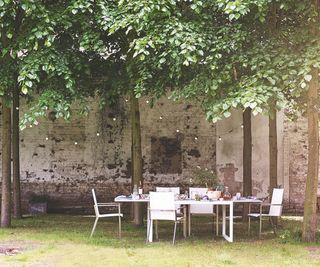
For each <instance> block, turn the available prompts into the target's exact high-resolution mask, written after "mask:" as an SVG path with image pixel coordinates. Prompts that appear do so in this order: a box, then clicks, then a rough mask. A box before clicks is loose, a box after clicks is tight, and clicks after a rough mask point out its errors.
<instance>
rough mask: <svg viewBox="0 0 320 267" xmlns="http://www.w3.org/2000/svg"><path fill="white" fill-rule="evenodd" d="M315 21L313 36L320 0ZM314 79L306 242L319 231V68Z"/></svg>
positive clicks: (310, 101) (310, 98)
mask: <svg viewBox="0 0 320 267" xmlns="http://www.w3.org/2000/svg"><path fill="white" fill-rule="evenodd" d="M311 4H312V8H313V14H315V16H314V17H313V20H312V21H313V22H312V24H311V27H310V34H311V35H312V36H317V35H319V31H318V24H319V14H320V12H319V7H320V5H319V0H311ZM310 74H311V75H312V79H311V81H310V83H309V89H308V93H307V117H308V172H307V180H306V191H305V199H304V214H303V224H302V240H303V241H305V242H314V241H316V232H317V189H318V179H319V177H318V176H319V173H318V172H319V121H318V119H319V118H318V117H319V116H318V112H319V106H318V93H319V92H318V91H319V70H318V69H316V68H313V69H312V70H311V73H310Z"/></svg>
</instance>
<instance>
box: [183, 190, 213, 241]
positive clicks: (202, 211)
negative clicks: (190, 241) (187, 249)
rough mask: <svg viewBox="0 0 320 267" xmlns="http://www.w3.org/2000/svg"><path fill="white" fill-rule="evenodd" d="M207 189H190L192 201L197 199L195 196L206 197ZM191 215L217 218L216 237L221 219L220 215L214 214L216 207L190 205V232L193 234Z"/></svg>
mask: <svg viewBox="0 0 320 267" xmlns="http://www.w3.org/2000/svg"><path fill="white" fill-rule="evenodd" d="M207 190H208V189H207V188H205V187H189V196H190V198H191V199H195V195H196V194H198V195H200V196H204V195H206V194H207ZM191 215H196V216H212V217H214V216H216V235H218V232H219V222H218V220H219V218H218V214H217V213H215V212H214V205H212V206H211V205H190V209H189V219H188V226H189V227H188V232H189V235H190V234H191Z"/></svg>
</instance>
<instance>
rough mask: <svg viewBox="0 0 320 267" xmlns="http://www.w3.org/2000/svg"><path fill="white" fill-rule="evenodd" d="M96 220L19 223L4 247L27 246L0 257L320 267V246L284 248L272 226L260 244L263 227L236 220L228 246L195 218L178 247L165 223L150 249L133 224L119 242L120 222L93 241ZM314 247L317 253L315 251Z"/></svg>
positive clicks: (26, 262)
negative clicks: (172, 240) (250, 228)
mask: <svg viewBox="0 0 320 267" xmlns="http://www.w3.org/2000/svg"><path fill="white" fill-rule="evenodd" d="M93 221H94V218H88V217H83V216H70V215H69V216H68V215H47V216H39V217H29V218H24V219H22V220H14V221H13V227H12V228H11V229H1V230H0V243H2V244H1V246H4V244H5V245H6V246H8V244H11V243H12V246H15V245H17V244H20V243H19V242H21V247H23V251H22V252H21V253H19V254H17V255H14V256H4V255H3V256H0V266H6V265H8V264H12V266H32V265H35V266H290V267H291V266H320V246H319V244H311V245H310V244H303V243H299V242H291V241H290V240H289V241H290V242H287V243H283V241H282V240H281V239H279V237H275V236H274V235H273V232H272V229H271V228H270V226H269V225H268V222H265V223H264V233H263V235H262V237H261V239H259V238H258V234H257V227H258V224H257V223H255V224H254V225H253V226H254V227H253V230H252V234H251V235H250V236H248V235H247V225H246V224H243V223H242V222H240V221H236V223H235V242H234V243H228V242H226V241H225V240H224V239H223V238H221V237H214V236H213V235H212V224H211V222H210V219H209V218H195V219H193V226H192V233H193V234H192V236H191V237H190V238H188V239H183V238H182V230H181V231H180V232H178V233H177V237H178V238H177V242H176V245H175V246H172V244H171V238H172V232H173V225H172V223H167V222H165V223H161V224H160V225H159V238H160V241H158V242H154V243H152V244H146V243H145V237H146V230H145V228H135V227H134V226H132V225H131V223H130V222H129V221H124V223H123V227H122V239H121V240H119V239H118V238H117V234H118V233H117V229H118V228H117V221H116V219H115V220H113V219H105V220H101V221H99V223H98V227H97V230H96V232H95V235H94V237H93V238H91V239H90V238H89V235H90V231H91V227H92V225H93ZM280 224H281V226H282V227H281V229H282V230H280V232H279V233H280V234H281V232H282V231H285V230H287V231H288V229H289V230H294V229H299V228H300V225H301V222H300V221H299V220H296V218H289V217H288V218H284V219H283V220H282V221H281V223H280ZM10 242H11V243H10ZM308 247H316V249H313V251H311V252H310V251H309V250H308ZM8 266H10V265H8Z"/></svg>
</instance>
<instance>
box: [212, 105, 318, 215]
mask: <svg viewBox="0 0 320 267" xmlns="http://www.w3.org/2000/svg"><path fill="white" fill-rule="evenodd" d="M241 124H242V112H241V111H238V110H235V111H233V112H232V116H231V117H230V118H228V119H225V120H222V121H220V122H218V123H217V128H216V131H217V133H216V136H217V139H216V148H217V174H218V176H219V178H220V180H222V181H225V183H226V184H229V185H231V191H232V192H236V191H239V192H242V165H243V161H242V158H243V157H242V153H243V152H242V147H243V130H242V128H241ZM277 130H278V136H277V137H278V184H279V185H281V186H282V187H283V188H284V189H285V191H284V192H285V195H284V200H285V210H286V211H289V212H293V213H301V212H302V210H303V203H304V193H305V181H306V175H307V153H308V151H307V149H308V148H307V138H308V134H307V121H306V120H305V119H304V118H300V119H299V120H298V121H297V122H292V121H290V120H288V119H287V118H285V116H284V114H283V112H279V113H278V115H277ZM219 136H220V137H221V138H219ZM268 138H269V129H268V118H267V117H265V116H260V115H258V116H252V143H253V144H252V154H253V155H252V178H253V194H257V195H258V196H267V194H268V187H269V145H268ZM319 181H320V180H319ZM318 191H319V192H320V182H319V188H318Z"/></svg>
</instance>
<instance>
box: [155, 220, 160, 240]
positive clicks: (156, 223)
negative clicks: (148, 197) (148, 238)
mask: <svg viewBox="0 0 320 267" xmlns="http://www.w3.org/2000/svg"><path fill="white" fill-rule="evenodd" d="M154 225H155V232H156V239H157V240H158V239H159V233H158V220H156V221H155V224H154Z"/></svg>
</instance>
